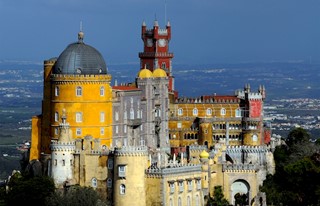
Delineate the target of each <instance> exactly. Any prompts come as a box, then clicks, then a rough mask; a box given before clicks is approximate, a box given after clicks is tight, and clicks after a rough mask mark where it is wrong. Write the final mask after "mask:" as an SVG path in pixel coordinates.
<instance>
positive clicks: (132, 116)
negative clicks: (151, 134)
mask: <svg viewBox="0 0 320 206" xmlns="http://www.w3.org/2000/svg"><path fill="white" fill-rule="evenodd" d="M130 119H134V110H133V108H130Z"/></svg>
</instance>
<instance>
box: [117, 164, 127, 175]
mask: <svg viewBox="0 0 320 206" xmlns="http://www.w3.org/2000/svg"><path fill="white" fill-rule="evenodd" d="M118 172H119V177H126V166H125V165H118Z"/></svg>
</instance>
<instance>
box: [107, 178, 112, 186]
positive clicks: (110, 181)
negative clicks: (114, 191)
mask: <svg viewBox="0 0 320 206" xmlns="http://www.w3.org/2000/svg"><path fill="white" fill-rule="evenodd" d="M107 187H108V188H112V179H111V178H108V179H107Z"/></svg>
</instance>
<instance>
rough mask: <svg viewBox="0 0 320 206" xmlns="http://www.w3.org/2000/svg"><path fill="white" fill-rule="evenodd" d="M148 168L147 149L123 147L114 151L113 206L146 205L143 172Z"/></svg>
mask: <svg viewBox="0 0 320 206" xmlns="http://www.w3.org/2000/svg"><path fill="white" fill-rule="evenodd" d="M147 167H148V152H147V147H123V148H115V151H114V188H113V200H114V205H115V206H122V205H127V204H128V203H130V205H133V206H134V205H136V206H145V205H146V193H145V191H146V185H145V170H146V169H147Z"/></svg>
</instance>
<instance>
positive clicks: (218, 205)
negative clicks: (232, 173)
mask: <svg viewBox="0 0 320 206" xmlns="http://www.w3.org/2000/svg"><path fill="white" fill-rule="evenodd" d="M207 205H208V206H228V205H229V202H228V200H227V199H226V198H225V197H224V195H223V192H222V186H221V185H219V186H215V187H214V191H213V198H211V197H210V198H209V200H208V203H207Z"/></svg>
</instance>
